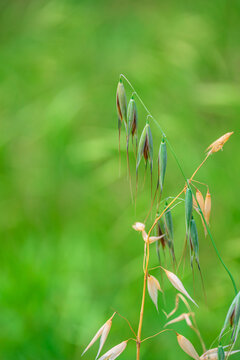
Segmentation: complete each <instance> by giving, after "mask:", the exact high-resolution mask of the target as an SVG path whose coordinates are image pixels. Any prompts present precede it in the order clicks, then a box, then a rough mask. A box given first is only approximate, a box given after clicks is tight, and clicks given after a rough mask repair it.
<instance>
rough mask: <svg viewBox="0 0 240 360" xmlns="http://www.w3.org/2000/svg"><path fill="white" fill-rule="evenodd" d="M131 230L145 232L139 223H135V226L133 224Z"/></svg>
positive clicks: (142, 225) (143, 226)
mask: <svg viewBox="0 0 240 360" xmlns="http://www.w3.org/2000/svg"><path fill="white" fill-rule="evenodd" d="M132 227H133V229H134V230H136V231H143V230H145V225H144V224H143V223H141V222H135V224H133V226H132Z"/></svg>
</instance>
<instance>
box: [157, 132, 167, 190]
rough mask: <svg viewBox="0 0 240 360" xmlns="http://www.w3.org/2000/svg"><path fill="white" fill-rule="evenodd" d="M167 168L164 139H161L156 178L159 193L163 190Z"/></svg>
mask: <svg viewBox="0 0 240 360" xmlns="http://www.w3.org/2000/svg"><path fill="white" fill-rule="evenodd" d="M166 167H167V146H166V142H165V140H164V138H162V141H161V144H160V147H159V152H158V176H159V184H160V189H161V192H162V190H163V184H164V178H165V173H166Z"/></svg>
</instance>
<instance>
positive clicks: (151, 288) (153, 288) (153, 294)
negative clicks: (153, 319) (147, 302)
mask: <svg viewBox="0 0 240 360" xmlns="http://www.w3.org/2000/svg"><path fill="white" fill-rule="evenodd" d="M147 287H148V293H149V296H150V298H151V299H152V301H153V303H154V305H155V306H156V309H157V311H158V291H161V292H162V289H161V287H160V284H159V281H158V280H157V279H156V278H155V277H154V276H152V275H148V278H147Z"/></svg>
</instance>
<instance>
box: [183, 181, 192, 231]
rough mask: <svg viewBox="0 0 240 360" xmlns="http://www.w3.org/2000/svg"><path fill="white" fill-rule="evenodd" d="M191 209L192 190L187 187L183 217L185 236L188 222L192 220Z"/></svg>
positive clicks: (188, 225)
mask: <svg viewBox="0 0 240 360" xmlns="http://www.w3.org/2000/svg"><path fill="white" fill-rule="evenodd" d="M192 209H193V199H192V190H191V189H190V187H188V188H187V190H186V196H185V215H186V229H187V234H189V227H190V221H191V218H192Z"/></svg>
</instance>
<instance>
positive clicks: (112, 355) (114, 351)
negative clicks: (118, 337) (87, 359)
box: [99, 340, 128, 360]
mask: <svg viewBox="0 0 240 360" xmlns="http://www.w3.org/2000/svg"><path fill="white" fill-rule="evenodd" d="M127 342H128V341H127V340H125V341H122V342H121V343H120V344H118V345H116V346H114V347H113V348H111V349H110V350H108V351H107V352H106V353H105V354H104V355H102V356H101V357H100V358H99V360H110V359H111V360H114V359H116V358H117V357H118V356H119V355H121V353H122V352H123V351H124V350H125V349H126V346H127Z"/></svg>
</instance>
